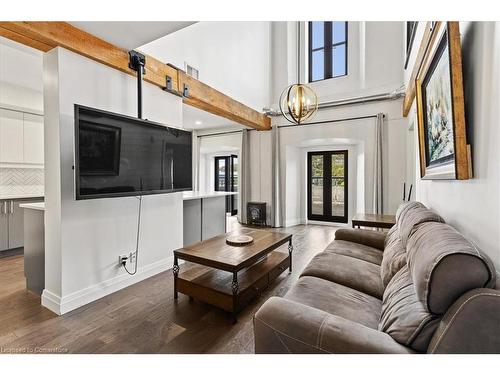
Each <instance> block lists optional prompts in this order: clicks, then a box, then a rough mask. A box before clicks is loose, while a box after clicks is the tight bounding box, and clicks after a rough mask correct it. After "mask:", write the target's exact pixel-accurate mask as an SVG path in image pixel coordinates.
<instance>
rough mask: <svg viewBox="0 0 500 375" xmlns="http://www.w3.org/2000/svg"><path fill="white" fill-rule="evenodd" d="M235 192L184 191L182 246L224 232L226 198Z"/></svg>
mask: <svg viewBox="0 0 500 375" xmlns="http://www.w3.org/2000/svg"><path fill="white" fill-rule="evenodd" d="M236 194H238V193H237V192H226V191H211V192H206V191H185V192H184V193H183V196H182V197H183V200H184V202H183V204H184V218H183V220H184V232H183V235H184V246H187V245H191V244H193V243H195V242H199V241H202V240H206V239H207V238H212V237H215V236H217V235H219V234H223V233H226V198H227V196H228V195H236Z"/></svg>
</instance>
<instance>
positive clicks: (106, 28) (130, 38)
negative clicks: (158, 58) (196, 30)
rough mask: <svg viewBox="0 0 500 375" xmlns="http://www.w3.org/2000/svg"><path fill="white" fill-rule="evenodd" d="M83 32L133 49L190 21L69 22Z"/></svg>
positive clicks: (184, 25)
mask: <svg viewBox="0 0 500 375" xmlns="http://www.w3.org/2000/svg"><path fill="white" fill-rule="evenodd" d="M70 23H71V24H72V25H73V26H75V27H77V28H79V29H81V30H84V31H86V32H88V33H90V34H92V35H95V36H97V37H98V38H101V39H103V40H105V41H106V42H109V43H111V44H114V45H115V46H117V47H121V48H124V49H128V50H131V49H134V48H137V47H139V46H142V45H144V44H146V43H149V42H151V41H153V40H155V39H158V38H161V37H163V36H165V35H168V34H171V33H173V32H176V31H178V30H180V29H183V28H185V27H187V26H189V25H192V24H193V23H195V22H192V21H175V22H174V21H148V22H143V21H137V22H136V21H78V22H70Z"/></svg>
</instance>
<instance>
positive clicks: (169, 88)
mask: <svg viewBox="0 0 500 375" xmlns="http://www.w3.org/2000/svg"><path fill="white" fill-rule="evenodd" d="M162 90H163V91H166V92H168V93H170V94H174V95H176V96H180V97H181V98H182V95H181V94H180V93H179V92H178V91H177V90H174V86H173V79H172V77H170V76H166V85H165V87H164V88H163V89H162Z"/></svg>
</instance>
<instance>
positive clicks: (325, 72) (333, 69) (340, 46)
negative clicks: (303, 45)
mask: <svg viewBox="0 0 500 375" xmlns="http://www.w3.org/2000/svg"><path fill="white" fill-rule="evenodd" d="M345 75H347V22H346V21H334V22H332V21H314V22H309V82H314V81H321V80H323V79H328V78H334V77H340V76H345Z"/></svg>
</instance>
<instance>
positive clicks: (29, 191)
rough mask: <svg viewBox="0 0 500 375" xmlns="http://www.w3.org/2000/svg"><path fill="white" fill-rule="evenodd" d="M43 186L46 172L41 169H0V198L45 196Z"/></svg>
mask: <svg viewBox="0 0 500 375" xmlns="http://www.w3.org/2000/svg"><path fill="white" fill-rule="evenodd" d="M43 185H44V170H43V169H41V168H0V196H1V195H20V196H22V195H24V194H26V195H39V196H43V191H44V189H43Z"/></svg>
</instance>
